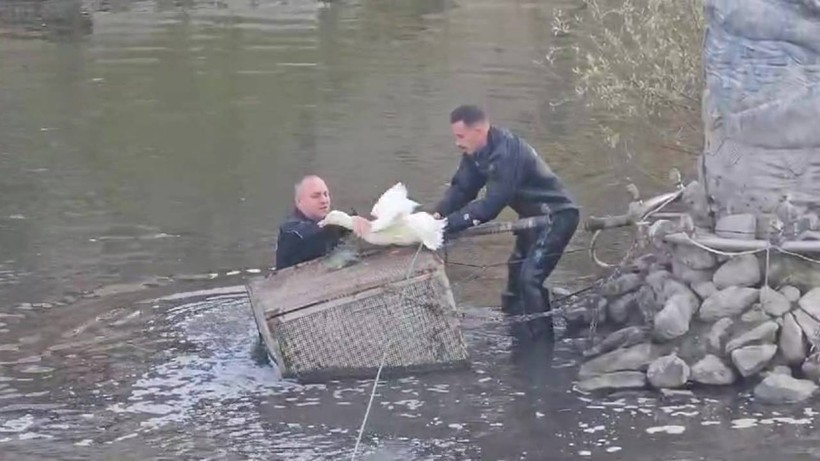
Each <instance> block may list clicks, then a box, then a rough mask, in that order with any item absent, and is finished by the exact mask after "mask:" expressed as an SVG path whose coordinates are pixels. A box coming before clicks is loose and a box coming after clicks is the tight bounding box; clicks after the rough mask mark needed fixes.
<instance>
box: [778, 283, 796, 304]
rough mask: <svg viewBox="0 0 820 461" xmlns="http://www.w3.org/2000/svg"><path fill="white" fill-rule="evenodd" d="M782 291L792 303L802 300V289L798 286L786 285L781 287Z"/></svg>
mask: <svg viewBox="0 0 820 461" xmlns="http://www.w3.org/2000/svg"><path fill="white" fill-rule="evenodd" d="M780 293H781V294H782V295H783V296H785V297H786V299H788V300H789V302H790V303H796V302H797V301H800V290H799V289H798V288H797V287H793V286H791V285H786V286H784V287H781V288H780Z"/></svg>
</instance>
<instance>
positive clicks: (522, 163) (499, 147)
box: [436, 126, 578, 233]
mask: <svg viewBox="0 0 820 461" xmlns="http://www.w3.org/2000/svg"><path fill="white" fill-rule="evenodd" d="M485 185H486V186H487V194H486V196H485V197H484V198H482V199H480V200H474V199H475V198H476V196H477V195H478V192H479V191H480V190H481V188H482V187H484V186H485ZM471 200H472V202H471ZM468 202H470V203H469V204H468ZM505 206H510V207H511V208H512V209H513V210H515V211H516V212H517V213H518V215H519V217H522V218H528V217H531V216H540V215H548V214H550V213H556V212H558V211H561V210H566V209H578V206H577V205H576V204H575V202H574V200H573V199H572V196H571V195H570V194H569V192H568V191H567V190H566V188H565V187H564V185H563V184H562V183H561V180H560V179H559V178H558V176H557V175H556V174H555V173H553V171H552V170H551V169H550V167H549V166H548V165H547V163H546V162H545V161H544V159H543V158H541V156H540V155H538V153H537V152H536V151H535V149H534V148H533V147H532V146H530V145H529V144H527V142H526V141H524V140H523V139H521V138H520V137H518V136H516V135H514V134H512V133H511V132H510V131H509V130H506V129H503V128H498V127H495V126H492V127H490V132H489V134H488V141H487V145H486V146H485V147H484V148H483V149H481V150H480V151H478V152H476V153H474V154H473V155H467V154H463V155H462V158H461V163H460V164H459V166H458V170H457V171H456V173H455V175H453V178H452V180H451V181H450V187H449V189H447V192H446V193H445V194H444V198H443V199H442V201H441V202H440V203H439V204H438V206H437V207H436V211H437V212H438V213H439V214H441V215H442V216H446V217H447V232H449V233H453V232H459V231H461V230H464V229H466V228H468V227H470V226H473V225H475V224H480V223H484V222H487V221H490V220H492V219H495V217H496V216H498V214H499V213H501V210H503V209H504V207H505Z"/></svg>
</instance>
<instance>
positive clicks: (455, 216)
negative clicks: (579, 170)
mask: <svg viewBox="0 0 820 461" xmlns="http://www.w3.org/2000/svg"><path fill="white" fill-rule="evenodd" d="M450 124H451V128H452V132H453V136H454V137H455V140H456V146H457V147H458V148H459V149H460V150H461V151H462V156H461V163H460V164H459V166H458V169H457V171H456V173H455V174H454V175H453V177H452V179H451V181H450V187H449V188H448V189H447V191H446V192H445V194H444V198H443V199H442V200H441V202H440V203H439V204H438V205H437V206H436V209H435V211H436V215H438V216H439V217H442V216H443V217H446V218H447V229H446V231H447V233H448V234H451V233H456V232H459V231H462V230H464V229H467V228H469V227H471V226H475V225H478V224H481V223H484V222H487V221H490V220H493V219H495V218H496V216H498V214H499V213H500V212H501V210H503V209H504V208H505V207H506V206H509V207H510V208H512V209H513V210H515V211H516V212H517V213H518V215H519V217H520V218H528V217H533V216H548V217H549V224H547V225H546V226H543V227H539V228H534V229H526V230H523V231H518V232H516V240H515V248H514V250H513V252H512V255H511V256H510V259H509V261H508V268H509V275H508V278H507V291H506V292H505V293H504V294H503V295H502V297H501V298H502V299H501V301H502V309H503V310H504V311H505V312H507V313H510V314H513V315H518V314H533V313H539V312H546V311H548V310H550V301H549V291H548V290H547V289H545V288H544V280H545V279H546V278H547V277H548V276H549V274H550V273H551V272H552V270H553V269H554V268H555V266H556V265H557V264H558V261H559V260H560V259H561V256H562V255H563V252H564V249H565V248H566V246H567V244H568V243H569V241H570V239H571V238H572V236H573V234H574V233H575V229H576V228H577V226H578V220H579V210H578V206H576V205H575V203H574V201H573V199H572V197H571V196H570V194H569V193H568V192H567V190H566V189H565V188H564V185H563V184H562V183H561V180H560V178H558V176H557V175H556V174H555V173H554V172H553V171H552V170H551V169H550V167H549V166H548V165H547V163H546V162H545V161H544V159H542V158H541V156H540V155H538V153H537V152H536V151H535V149H534V148H533V147H532V146H530V145H529V144H527V142H526V141H524V140H523V139H521V138H520V137H518V136H516V135H514V134H512V133H511V132H510V131H509V130H506V129H504V128H500V127H497V126H495V125H492V124H491V123H490V121H489V120H488V118H487V116H486V115H485V114H484V112H483V111H482V110H481V109H480V108H478V107H476V106H472V105H464V106H459V107H457V108H456V109H454V110H453V111H452V112H451V113H450ZM485 186H486V188H487V191H486V195H485V197H484V198H482V199H478V200H476V197H477V195H478V192H479V191H480V190H481V188H482V187H485ZM528 326H529V330H530V332H531V334H532V336H533V337H536V336H540V335H542V334H545V333H546V334H547V335H552V321H551V319H549V318H543V317H542V318H541V319H538V320H534V321H530V322H528Z"/></svg>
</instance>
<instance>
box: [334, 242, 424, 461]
mask: <svg viewBox="0 0 820 461" xmlns="http://www.w3.org/2000/svg"><path fill="white" fill-rule="evenodd" d="M422 247H423V244H419V247H418V249H417V250H416V253H415V254H414V255H413V259H412V260H411V261H410V266H409V267H408V268H407V275H406V276H405V278H404V279H405V281H406V280H410V276H411V275H412V274H413V268H414V267H415V266H416V259H417V258H418V256H419V253H421V248H422ZM408 287H409V285H407V286H405V287H404V289H403V290H402V291H401V294H399V302H398V304H399V305H401V303H402V301H404V295H405V294H406V293H407V288H408ZM393 338H395V335H393V336H390V337H388V340H387V344H386V345H385V347H384V352H383V353H382V358H381V361H380V362H379V369H378V370H377V371H376V379H375V381H373V389H372V390H371V391H370V401H369V402H367V409H366V410H365V412H364V418H362V425H361V427H360V428H359V435H358V437H356V445H355V446H354V447H353V454H352V455H351V456H350V459H351V461H354V460H355V459H356V452H357V451H358V450H359V444H361V442H362V434H364V428H365V425H367V419H368V417H369V416H370V409H371V408H372V407H373V398H374V397H375V396H376V387H378V385H379V377H381V374H382V369H383V368H384V362H385V360H386V359H387V352H388V351H389V350H390V346H392V345H393Z"/></svg>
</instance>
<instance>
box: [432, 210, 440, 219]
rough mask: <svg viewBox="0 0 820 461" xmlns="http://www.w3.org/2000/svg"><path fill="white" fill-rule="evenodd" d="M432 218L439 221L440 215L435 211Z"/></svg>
mask: <svg viewBox="0 0 820 461" xmlns="http://www.w3.org/2000/svg"><path fill="white" fill-rule="evenodd" d="M433 218H435V219H441V215H440V214H438V211H436V212H435V213H433Z"/></svg>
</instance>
